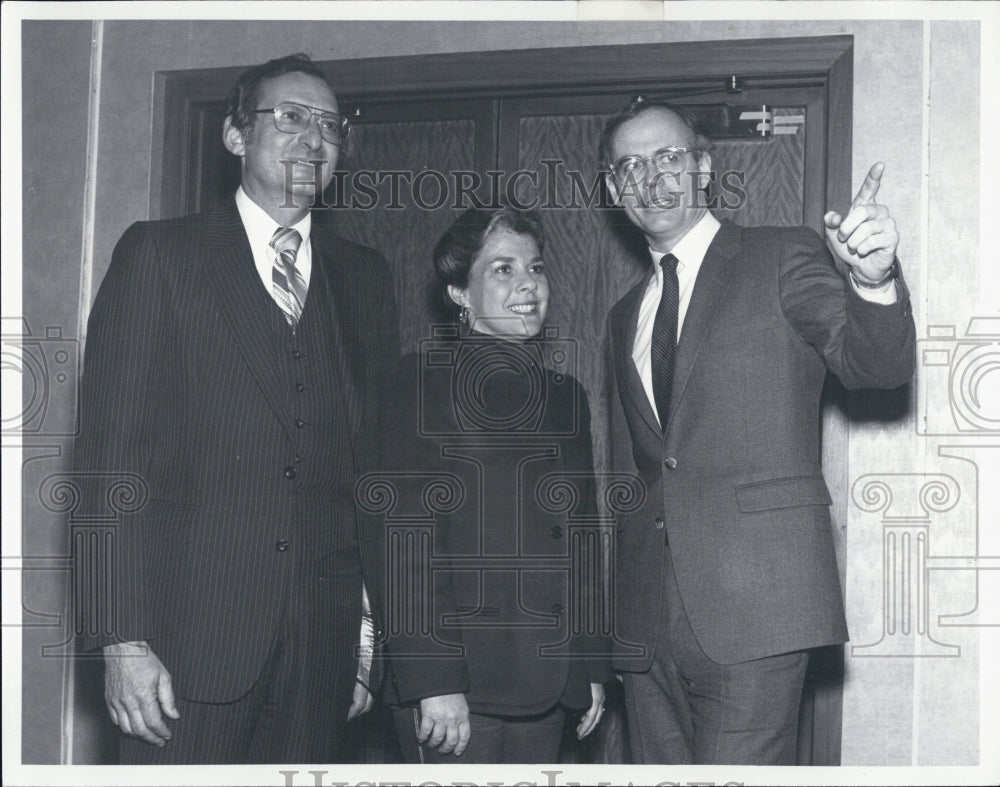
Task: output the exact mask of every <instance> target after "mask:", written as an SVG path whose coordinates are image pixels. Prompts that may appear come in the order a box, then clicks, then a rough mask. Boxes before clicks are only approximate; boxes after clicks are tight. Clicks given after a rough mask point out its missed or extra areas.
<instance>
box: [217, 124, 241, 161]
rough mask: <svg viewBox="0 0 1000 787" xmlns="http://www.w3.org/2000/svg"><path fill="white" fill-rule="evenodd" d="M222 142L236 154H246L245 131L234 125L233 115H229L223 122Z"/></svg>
mask: <svg viewBox="0 0 1000 787" xmlns="http://www.w3.org/2000/svg"><path fill="white" fill-rule="evenodd" d="M222 144H223V145H225V146H226V150H228V151H229V152H230V153H232V154H233V155H234V156H241V157H242V156H243V155H245V154H246V142H245V141H244V139H243V132H242V131H240V130H239V129H238V128H236V126H234V125H233V119H232V116H227V117H226V120H225V122H224V123H223V124H222Z"/></svg>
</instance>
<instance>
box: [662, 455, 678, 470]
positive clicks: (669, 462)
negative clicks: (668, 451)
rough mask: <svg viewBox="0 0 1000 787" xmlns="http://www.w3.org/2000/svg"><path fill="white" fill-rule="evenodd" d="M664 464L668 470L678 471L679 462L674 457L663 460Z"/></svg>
mask: <svg viewBox="0 0 1000 787" xmlns="http://www.w3.org/2000/svg"><path fill="white" fill-rule="evenodd" d="M663 464H665V465H666V466H667V469H668V470H676V469H677V460H676V459H674V458H673V457H672V456H668V457H667V458H666V459H664V460H663Z"/></svg>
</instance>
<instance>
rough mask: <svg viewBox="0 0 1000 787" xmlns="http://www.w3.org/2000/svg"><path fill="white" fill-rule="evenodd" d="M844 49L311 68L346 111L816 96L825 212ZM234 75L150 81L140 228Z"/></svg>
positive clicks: (843, 100) (838, 43)
mask: <svg viewBox="0 0 1000 787" xmlns="http://www.w3.org/2000/svg"><path fill="white" fill-rule="evenodd" d="M853 47H854V37H853V36H850V35H839V36H815V37H797V38H764V39H751V40H731V41H697V42H687V41H682V42H671V43H664V44H624V45H613V46H590V47H553V48H544V49H519V50H504V51H497V52H459V53H453V54H451V53H449V54H431V55H407V56H401V57H371V58H358V59H354V60H330V61H317V62H316V65H317V66H318V67H319V68H320V70H321V71H323V73H324V74H325V76H326V77H327V79H328V80H329V82H330V84H331V85H333V87H334V90H335V91H336V92H337V95H338V98H339V100H340V103H341V106H342V108H345V109H346V110H348V111H350V110H351V109H352V105H353V104H354V103H356V98H360V97H362V96H363V97H365V98H366V99H368V100H372V99H375V100H379V101H384V102H392V101H393V100H407V101H412V100H413V99H414V98H418V97H420V96H427V97H428V99H430V98H433V99H440V100H453V101H460V100H462V99H467V98H471V97H476V98H488V97H504V96H519V97H525V98H528V97H532V96H544V95H547V94H553V93H558V94H559V95H566V94H567V93H571V92H573V91H574V90H579V91H580V92H586V93H589V94H595V93H608V94H612V93H620V92H621V90H622V85H623V84H625V85H628V86H629V87H630V88H635V87H640V88H641V87H643V86H645V87H646V88H648V89H649V90H650V91H651V92H652V91H655V92H656V93H662V92H665V91H669V92H671V93H673V92H683V91H686V90H699V89H701V90H703V89H705V88H706V87H710V86H719V85H722V84H723V82H724V80H725V79H726V78H727V77H729V76H732V75H736V76H739V77H740V78H741V79H742V80H743V83H744V86H745V87H746V88H748V89H749V88H754V87H766V86H769V85H776V84H781V85H784V86H789V85H791V84H794V83H796V82H801V83H802V84H809V85H820V86H823V87H825V89H826V94H827V98H826V108H825V109H826V112H825V126H826V128H825V129H824V131H825V133H824V138H825V140H826V154H825V157H824V160H825V167H824V172H823V173H821V174H822V178H821V179H822V182H823V184H824V188H823V192H824V194H823V196H824V200H823V201H824V203H825V204H827V205H832V204H847V203H848V202H850V198H851V149H852V140H851V135H852V125H853V93H854V68H853ZM581 63H585V64H586V66H585V67H583V68H581ZM244 68H245V67H242V66H236V67H232V66H230V67H224V68H209V69H194V70H184V71H160V72H157V73H156V74H155V76H154V82H153V135H152V151H151V153H152V155H151V159H150V160H151V162H152V170H151V172H150V202H149V205H150V218H162V217H168V216H176V215H179V212H180V211H181V210H182V205H181V204H180V199H179V197H180V195H183V194H186V193H187V191H188V189H190V188H191V185H190V184H189V183H187V179H188V173H189V172H190V171H191V163H192V162H190V161H188V150H189V146H188V145H187V140H188V139H189V138H190V135H191V134H192V129H193V123H194V116H195V114H196V112H197V111H198V107H199V105H204V104H205V103H206V102H212V101H218V100H219V99H220V98H221V97H223V96H225V95H226V94H227V93H228V91H229V90H230V88H231V87H232V85H233V84H234V83H235V81H236V79H237V78H238V76H239V74H240V73H241V72H242V71H243V70H244ZM810 218H812V217H810ZM812 223H813V222H812V221H810V224H812ZM814 229H817V230H818V229H820V228H819V227H818V226H817V227H814Z"/></svg>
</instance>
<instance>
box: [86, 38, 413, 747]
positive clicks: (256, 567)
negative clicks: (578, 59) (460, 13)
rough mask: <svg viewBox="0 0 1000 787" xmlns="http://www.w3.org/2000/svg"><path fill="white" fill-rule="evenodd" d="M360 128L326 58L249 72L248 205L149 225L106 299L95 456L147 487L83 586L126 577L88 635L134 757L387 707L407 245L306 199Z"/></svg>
mask: <svg viewBox="0 0 1000 787" xmlns="http://www.w3.org/2000/svg"><path fill="white" fill-rule="evenodd" d="M348 130H349V129H348V126H347V123H346V120H344V119H343V118H342V117H341V116H340V115H339V114H338V105H337V100H336V98H335V96H334V94H333V92H332V90H331V89H330V87H329V85H328V84H327V82H326V81H325V79H324V78H323V76H322V74H321V72H320V71H318V70H317V69H316V67H315V66H313V64H312V63H311V62H310V61H309V60H308V58H306V57H304V56H300V55H298V56H290V57H286V58H281V59H279V60H272V61H269V62H268V63H266V64H264V65H262V66H257V67H255V68H253V69H251V70H250V71H248V72H246V73H245V74H244V75H243V76H242V77H241V78H240V80H239V82H238V83H237V85H236V87H235V88H234V90H233V92H232V93H231V95H230V97H229V101H228V104H227V118H226V121H225V127H224V130H223V138H224V141H225V144H226V147H227V149H228V150H229V151H230V152H231V153H233V154H234V155H236V156H239V157H240V158H241V173H242V177H241V186H240V188H239V190H238V191H237V193H236V195H235V198H230V199H229V200H228V201H226V202H225V203H224V204H222V205H221V206H219V207H217V208H215V209H213V210H210V211H209V212H206V213H203V214H199V215H196V216H188V217H184V218H181V219H176V220H166V221H157V222H140V223H137V224H134V225H133V226H132V227H130V228H129V229H128V230H127V231H126V233H125V234H124V236H123V237H122V239H121V240H120V241H119V243H118V246H117V247H116V249H115V252H114V256H113V258H112V261H111V265H110V268H109V270H108V273H107V276H106V277H105V279H104V281H103V283H102V286H101V289H100V292H99V293H98V296H97V299H96V301H95V303H94V307H93V311H92V313H91V317H90V323H89V331H88V342H87V349H86V358H85V371H84V376H83V379H82V383H81V433H80V437H79V440H78V442H77V446H76V462H77V468H78V470H79V471H80V472H81V478H82V479H84V480H86V478H87V477H88V476H90V477H93V476H94V475H95V474H96V473H102V474H105V475H106V474H107V473H114V474H131V475H132V477H138V478H140V479H141V482H142V484H143V485H144V487H145V490H146V493H147V495H148V498H147V502H146V504H145V505H144V506H143V507H142V508H141V509H140V510H138V511H136V512H134V513H132V514H129V515H126V516H123V517H122V519H121V520H120V522H119V527H118V528H117V531H116V540H115V554H114V561H113V568H112V569H111V571H112V573H111V576H110V577H104V576H93V577H84V578H83V580H84V581H83V583H82V585H83V586H84V587H88V585H89V583H90V582H95V583H96V582H100V583H104V584H108V583H110V586H111V587H113V593H112V596H111V601H112V603H111V605H110V606H111V611H110V614H109V615H108V619H106V620H99V621H98V620H95V621H90V625H89V626H88V629H89V630H90V631H91V632H100V633H97V634H92V635H90V636H86V637H84V640H83V642H82V643H81V646H82V647H83V648H87V649H96V648H103V649H104V657H105V665H106V671H105V676H106V686H105V699H106V702H107V707H108V711H109V713H110V715H111V719H112V721H113V722H114V723H115V724H117V725H118V727H119V728H120V729H121V732H122V733H123V737H122V745H121V760H122V762H128V763H211V762H216V763H233V762H331V761H336V760H337V759H338V757H339V756H340V752H339V750H338V743H339V742H340V741H342V739H343V732H344V727H345V725H346V723H347V720H348V718H349V716H354V715H357V714H358V713H363V712H364V711H365V710H367V709H368V707H370V704H371V696H370V693H369V691H368V686H367V685H366V684H365V681H364V678H367V677H368V673H367V672H366V671H365V669H364V668H365V666H366V665H365V664H364V659H361V660H360V661H361V664H360V667H361V669H360V670H359V658H358V652H359V651H358V644H359V639H360V638H359V630H361V631H362V632H364V625H363V624H362V621H363V614H362V613H363V608H364V610H365V611H368V610H371V612H372V614H373V618H374V625H373V628H374V629H378V628H379V627H380V623H379V614H380V613H379V604H378V598H377V597H376V592H375V591H376V589H377V588H378V584H379V583H378V579H377V575H378V572H379V563H380V561H379V555H380V550H381V546H380V543H379V530H378V528H377V523H375V522H373V521H370V520H368V519H366V518H365V516H364V515H363V514H362V513H361V512H359V511H357V510H356V509H355V506H354V504H353V487H354V481H355V478H356V477H357V476H358V475H359V474H361V473H364V472H366V471H368V470H370V469H371V468H373V467H374V466H375V463H376V456H375V451H376V445H377V440H376V434H375V431H376V429H375V425H376V423H377V420H378V408H379V396H380V394H381V391H382V389H383V388H384V387H385V385H384V380H385V377H386V373H387V370H388V365H389V364H391V363H393V362H394V361H395V359H396V358H397V357H398V348H397V338H396V315H395V311H394V304H393V299H392V286H391V283H390V282H389V280H388V274H387V266H386V264H385V260H384V259H383V258H382V257H381V256H380V255H379V254H378V253H376V252H375V251H373V250H372V249H368V248H365V247H362V246H358V245H355V244H353V243H350V242H349V241H347V240H345V239H343V238H340V237H338V236H336V235H334V234H333V233H331V232H329V231H328V230H327V229H325V228H323V227H320V226H317V225H313V224H312V222H311V218H310V213H309V209H308V208H309V206H310V205H311V204H312V202H313V201H314V199H315V197H316V196H317V192H318V191H319V190H321V189H322V187H324V186H325V185H327V184H328V183H329V181H330V179H331V177H332V173H333V170H334V168H335V166H336V163H337V158H338V154H339V149H340V145H341V143H342V142H343V141H344V139H345V138H346V136H347V133H348ZM79 584H81V583H78V585H79ZM366 588H367V589H370V590H372V593H371V598H370V599H369V594H368V593H367V592H366ZM84 592H86V591H84ZM369 605H370V606H369ZM373 688H374V687H373Z"/></svg>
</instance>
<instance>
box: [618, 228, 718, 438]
mask: <svg viewBox="0 0 1000 787" xmlns="http://www.w3.org/2000/svg"><path fill="white" fill-rule="evenodd" d="M720 226H721V225H720V224H719V220H718V219H717V218H715V216H713V215H712V214H711V213H709V212H708V211H706V212H705V215H704V216H702V218H701V221H699V222H698V223H697V224H695V225H694V226H693V227H692V228H691V229H690V230H688V233H687V235H685V236H684V237H683V238H681V239H680V241H678V243H677V245H676V246H674V247H673V248H672V249H671V250H670V253H671V254H673V255H674V256H675V257H676V258H677V284H678V287H679V296H680V301H679V304H678V308H677V340H678V341H680V338H681V328H682V326H683V325H684V317H685V315H687V310H688V305H690V303H691V293H692V292H693V291H694V281H695V279H696V278H697V277H698V271H699V270H701V263H702V260H704V259H705V253H706V252H707V251H708V247H709V244H711V242H712V240H713V239H714V238H715V233H717V232H718V231H719V227H720ZM649 254H650V256H651V257H652V258H653V275H652V276H651V277H650V279H649V283H648V284H647V285H646V292H645V293H644V294H643V296H642V302H641V303H640V304H639V322H638V326H637V329H636V332H635V343H634V344H633V345H632V360H633V361H634V362H635V368H636V369H638V370H639V379H640V380H642V387H643V389H644V390H645V391H646V398H648V399H649V404H650V406H652V408H653V412H654V413H656V417H657V419H659V417H660V414H659V413H657V412H656V401H655V400H654V399H653V369H652V364H651V362H650V348H651V347H652V344H653V320H654V319H655V317H656V309H657V307H658V306H659V305H660V294H661V293H662V292H663V269H662V268H661V267H660V260H661V259H663V258H664V257H665V256H666V255H667V252H665V251H653V250H652V249H650V250H649Z"/></svg>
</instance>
